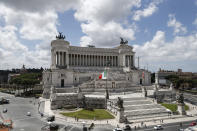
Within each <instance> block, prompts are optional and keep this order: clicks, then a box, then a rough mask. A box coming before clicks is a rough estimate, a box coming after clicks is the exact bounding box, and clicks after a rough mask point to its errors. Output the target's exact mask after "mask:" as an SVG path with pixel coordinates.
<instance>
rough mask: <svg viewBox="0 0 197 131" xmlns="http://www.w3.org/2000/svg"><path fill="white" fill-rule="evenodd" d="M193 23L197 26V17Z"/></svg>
mask: <svg viewBox="0 0 197 131" xmlns="http://www.w3.org/2000/svg"><path fill="white" fill-rule="evenodd" d="M193 24H194V25H196V27H197V18H196V19H195V20H194V22H193Z"/></svg>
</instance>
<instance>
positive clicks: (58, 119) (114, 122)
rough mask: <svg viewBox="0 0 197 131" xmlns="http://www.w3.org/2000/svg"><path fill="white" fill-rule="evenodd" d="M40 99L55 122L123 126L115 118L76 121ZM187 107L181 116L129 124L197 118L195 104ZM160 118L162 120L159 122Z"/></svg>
mask: <svg viewBox="0 0 197 131" xmlns="http://www.w3.org/2000/svg"><path fill="white" fill-rule="evenodd" d="M40 100H42V101H45V104H44V105H45V106H44V114H46V115H55V117H56V122H58V123H62V124H65V122H66V123H70V124H84V123H85V124H88V125H89V124H91V123H94V124H97V125H109V124H110V125H112V126H113V127H117V126H119V127H124V126H125V124H124V123H118V122H117V120H116V119H109V120H86V119H79V120H78V121H76V120H75V118H72V117H66V116H63V115H61V114H59V111H58V110H53V111H52V110H51V106H50V100H49V99H43V98H42V99H40ZM186 104H187V105H188V106H189V107H190V110H189V111H187V115H186V116H181V115H172V116H169V117H157V118H155V119H140V120H135V121H133V123H132V124H129V125H130V126H131V127H132V128H134V127H135V126H136V127H141V124H142V122H143V125H146V126H153V125H158V124H168V123H176V122H184V121H194V120H196V119H197V117H196V116H197V106H194V105H192V104H189V103H186ZM161 120H163V122H162V123H161Z"/></svg>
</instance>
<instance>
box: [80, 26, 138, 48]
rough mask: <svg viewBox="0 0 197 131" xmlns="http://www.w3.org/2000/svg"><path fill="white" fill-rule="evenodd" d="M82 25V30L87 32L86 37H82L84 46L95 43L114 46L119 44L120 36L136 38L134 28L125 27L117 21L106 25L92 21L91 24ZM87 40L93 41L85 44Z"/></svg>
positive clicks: (100, 45) (101, 45) (98, 45)
mask: <svg viewBox="0 0 197 131" xmlns="http://www.w3.org/2000/svg"><path fill="white" fill-rule="evenodd" d="M81 26H82V31H83V32H85V33H86V34H87V36H86V37H85V39H84V37H82V39H81V45H83V46H84V45H87V44H93V45H96V46H97V47H112V46H115V45H117V44H119V42H120V36H121V37H124V38H126V39H130V40H133V39H135V37H134V31H133V29H131V28H128V29H124V28H123V27H122V26H121V25H120V24H118V23H116V22H108V23H106V24H104V25H99V24H97V23H93V22H92V23H89V24H82V25H81ZM84 40H85V41H84ZM87 40H88V41H87ZM90 40H91V41H90ZM85 42H91V43H87V44H84V43H85Z"/></svg>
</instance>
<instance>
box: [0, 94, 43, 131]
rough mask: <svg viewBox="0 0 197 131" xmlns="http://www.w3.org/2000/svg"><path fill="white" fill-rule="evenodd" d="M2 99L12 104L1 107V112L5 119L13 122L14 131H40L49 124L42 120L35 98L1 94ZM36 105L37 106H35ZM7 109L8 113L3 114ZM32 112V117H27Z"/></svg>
mask: <svg viewBox="0 0 197 131" xmlns="http://www.w3.org/2000/svg"><path fill="white" fill-rule="evenodd" d="M0 97H4V98H7V99H9V100H10V104H4V105H0V111H1V114H2V116H3V118H4V119H11V120H12V121H13V131H40V130H41V127H43V126H44V125H46V124H47V123H46V122H44V121H42V120H41V117H40V115H39V113H38V106H37V102H38V100H36V99H35V98H22V97H14V96H13V95H9V94H4V93H1V92H0ZM34 103H35V105H34ZM5 108H7V109H8V112H7V113H2V111H3V109H5ZM27 112H31V116H27Z"/></svg>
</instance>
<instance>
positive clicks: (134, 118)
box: [127, 113, 169, 122]
mask: <svg viewBox="0 0 197 131" xmlns="http://www.w3.org/2000/svg"><path fill="white" fill-rule="evenodd" d="M167 116H169V114H168V113H159V114H146V115H138V116H128V117H127V120H128V121H130V122H132V121H133V120H140V119H143V120H144V119H150V118H153V119H155V118H158V117H167Z"/></svg>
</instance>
